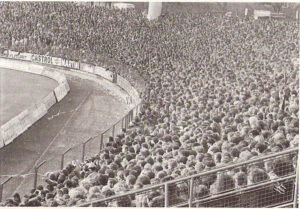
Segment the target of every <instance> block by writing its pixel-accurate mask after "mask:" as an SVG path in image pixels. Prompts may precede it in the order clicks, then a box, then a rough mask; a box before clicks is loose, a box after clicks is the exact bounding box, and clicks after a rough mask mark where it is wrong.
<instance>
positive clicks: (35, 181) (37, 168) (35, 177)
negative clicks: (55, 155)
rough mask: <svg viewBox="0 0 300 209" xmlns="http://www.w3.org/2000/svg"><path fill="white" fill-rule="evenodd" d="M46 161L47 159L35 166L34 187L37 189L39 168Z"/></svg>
mask: <svg viewBox="0 0 300 209" xmlns="http://www.w3.org/2000/svg"><path fill="white" fill-rule="evenodd" d="M45 162H46V160H44V161H43V162H42V163H41V164H39V165H38V166H36V167H34V180H33V189H34V190H35V189H36V186H37V176H38V170H39V168H40V167H41V166H42V165H44V163H45Z"/></svg>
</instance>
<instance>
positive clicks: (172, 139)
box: [0, 2, 299, 207]
mask: <svg viewBox="0 0 300 209" xmlns="http://www.w3.org/2000/svg"><path fill="white" fill-rule="evenodd" d="M0 17H1V18H0V37H1V39H0V44H1V47H2V48H10V49H12V50H15V51H26V52H32V53H38V54H47V55H53V56H56V57H64V58H67V59H70V60H80V61H83V62H90V63H97V65H101V63H99V61H100V60H101V55H103V54H105V56H108V57H110V58H111V59H114V60H116V61H118V62H119V63H123V64H125V65H128V66H129V67H130V68H131V69H133V70H132V72H128V73H129V74H130V73H136V72H138V73H139V75H140V76H141V77H143V78H144V80H145V81H146V83H147V85H146V87H145V88H146V90H145V91H144V92H143V93H142V105H141V112H140V113H139V115H138V116H137V117H136V118H135V119H134V121H133V122H131V123H130V126H129V129H127V130H124V131H123V133H122V134H120V135H118V136H117V137H115V138H110V141H109V143H108V144H106V147H105V148H104V150H103V151H102V153H101V154H100V155H98V156H95V157H94V158H93V159H90V160H88V161H86V162H84V163H81V164H78V163H77V164H76V163H73V164H69V165H68V166H67V167H66V168H65V169H63V170H62V171H54V172H50V173H49V174H48V178H47V179H46V180H45V181H46V183H47V186H41V185H40V186H39V187H38V188H37V190H33V191H32V192H31V194H29V195H26V196H25V197H24V198H21V197H20V196H19V195H18V194H15V195H14V197H13V198H10V199H8V200H6V202H5V203H4V205H7V206H18V205H25V206H41V205H42V206H58V205H67V206H73V205H78V204H80V203H84V202H86V201H91V200H95V199H101V198H105V197H109V196H112V195H114V194H120V193H123V192H125V191H128V190H133V189H139V188H144V187H146V186H149V185H151V184H152V185H153V184H156V183H160V182H164V181H167V180H171V179H176V178H179V177H183V176H188V175H192V174H196V173H200V172H202V171H205V170H209V169H211V168H215V167H220V166H224V165H226V164H230V163H233V162H241V161H245V160H248V159H252V158H255V157H257V156H262V155H266V154H269V153H272V152H280V151H282V150H284V149H287V148H289V147H297V146H298V141H299V118H298V110H299V99H298V96H299V86H298V82H299V75H298V71H297V70H298V67H299V66H297V64H295V63H294V62H293V61H294V58H298V57H299V49H298V45H299V44H298V30H299V28H297V23H296V21H294V20H288V19H280V20H276V19H259V20H254V19H253V18H244V17H235V16H234V17H215V16H214V15H211V14H190V13H186V12H182V13H176V14H165V15H164V16H163V17H161V18H159V19H158V20H157V21H153V22H149V21H148V20H147V19H146V18H145V17H144V16H143V14H142V13H141V12H139V11H136V10H110V9H106V8H101V7H87V6H82V5H81V6H78V5H75V4H73V3H61V2H51V3H46V2H43V3H41V2H21V3H20V2H13V3H11V2H1V3H0ZM110 68H111V69H114V66H110ZM119 70H120V69H119ZM268 165H269V164H268ZM268 165H264V164H263V165H261V166H252V167H248V168H245V169H240V170H234V171H228V172H225V173H223V174H221V175H218V176H215V178H212V179H210V180H207V179H206V180H203V181H199V182H198V185H197V187H196V193H197V194H198V196H199V197H201V196H204V195H208V194H216V193H219V192H223V191H224V190H230V189H234V188H239V187H241V186H243V185H251V184H255V183H258V182H260V181H264V180H267V179H274V178H276V177H277V176H283V175H286V174H287V173H288V172H293V171H294V168H295V166H296V163H295V158H294V161H292V160H290V159H280V160H279V159H278V160H274V161H272V163H271V165H269V166H268ZM282 167H284V168H285V170H283V169H282ZM171 189H172V191H173V190H176V191H177V192H174V193H172V194H173V195H174V194H179V193H180V192H178V191H179V190H180V189H181V190H184V188H179V187H178V188H171ZM186 189H187V190H188V188H186ZM163 198H164V196H163V193H162V192H161V191H155V192H153V193H151V194H149V195H144V196H143V195H141V196H139V197H128V198H127V199H126V198H125V199H123V201H121V202H113V203H112V204H111V205H110V204H109V205H108V206H134V205H136V206H152V207H154V206H163V205H160V204H161V203H162V202H163ZM176 198H177V199H179V198H180V195H178V196H177V197H176ZM176 198H175V199H176ZM102 206H107V205H102Z"/></svg>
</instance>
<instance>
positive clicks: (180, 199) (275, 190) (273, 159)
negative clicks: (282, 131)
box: [78, 148, 299, 208]
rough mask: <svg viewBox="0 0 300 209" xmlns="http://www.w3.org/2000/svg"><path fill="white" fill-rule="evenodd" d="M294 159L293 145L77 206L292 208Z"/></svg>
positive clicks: (294, 202)
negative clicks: (282, 149)
mask: <svg viewBox="0 0 300 209" xmlns="http://www.w3.org/2000/svg"><path fill="white" fill-rule="evenodd" d="M297 163H298V148H293V149H289V150H286V151H283V152H281V153H275V154H270V155H267V156H263V157H257V158H255V159H251V160H248V161H245V162H240V163H236V164H233V165H228V166H225V167H221V168H216V169H212V170H210V171H205V172H202V173H200V174H196V175H193V176H189V177H185V178H181V179H177V180H171V181H166V182H164V183H161V184H157V185H154V186H149V187H146V188H143V189H140V190H136V191H131V192H127V193H124V194H120V195H116V196H112V197H108V198H105V199H101V200H97V201H92V202H89V203H84V204H81V205H78V206H79V207H88V206H94V207H107V206H110V207H112V206H117V207H128V206H137V207H294V208H296V207H298V198H299V197H298V186H299V184H298V178H299V173H298V169H297ZM244 174H245V175H244ZM231 176H233V178H231ZM209 188H210V189H209Z"/></svg>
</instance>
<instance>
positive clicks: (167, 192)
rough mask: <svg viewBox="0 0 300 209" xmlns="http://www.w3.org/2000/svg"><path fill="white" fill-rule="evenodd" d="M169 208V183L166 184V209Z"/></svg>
mask: <svg viewBox="0 0 300 209" xmlns="http://www.w3.org/2000/svg"><path fill="white" fill-rule="evenodd" d="M167 207H169V187H168V183H166V184H165V208H167Z"/></svg>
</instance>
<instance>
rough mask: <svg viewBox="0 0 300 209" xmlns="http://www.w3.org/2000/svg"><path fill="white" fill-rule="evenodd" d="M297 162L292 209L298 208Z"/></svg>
mask: <svg viewBox="0 0 300 209" xmlns="http://www.w3.org/2000/svg"><path fill="white" fill-rule="evenodd" d="M299 164H300V163H299V160H298V162H297V167H296V182H295V191H294V203H293V208H298V207H297V205H298V192H299V188H298V187H299Z"/></svg>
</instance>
